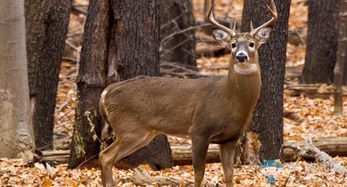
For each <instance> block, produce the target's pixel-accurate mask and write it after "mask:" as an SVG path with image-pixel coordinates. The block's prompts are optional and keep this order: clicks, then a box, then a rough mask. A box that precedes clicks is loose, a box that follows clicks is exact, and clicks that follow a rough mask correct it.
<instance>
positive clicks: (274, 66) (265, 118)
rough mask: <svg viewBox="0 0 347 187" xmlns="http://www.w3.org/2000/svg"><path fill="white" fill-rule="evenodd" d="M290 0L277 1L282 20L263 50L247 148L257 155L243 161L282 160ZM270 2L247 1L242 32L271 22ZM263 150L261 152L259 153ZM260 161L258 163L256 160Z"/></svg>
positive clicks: (263, 0) (274, 28)
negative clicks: (281, 148) (258, 92)
mask: <svg viewBox="0 0 347 187" xmlns="http://www.w3.org/2000/svg"><path fill="white" fill-rule="evenodd" d="M290 2H291V1H290V0H286V1H281V0H276V1H275V3H276V6H277V9H278V20H277V21H276V23H275V24H274V25H273V28H272V29H273V31H272V33H271V36H270V39H269V42H268V43H267V44H265V45H264V46H263V47H261V48H260V49H259V57H260V58H259V61H260V67H261V68H260V69H261V74H262V88H261V94H260V98H259V100H258V104H257V106H256V108H255V111H254V113H253V120H252V124H251V125H250V128H249V132H248V133H247V138H248V139H244V140H246V143H247V144H248V145H247V144H246V146H247V147H248V148H250V147H253V148H252V149H248V148H247V150H248V151H249V150H253V151H254V154H255V155H254V154H252V153H250V152H246V153H244V156H243V161H244V162H249V160H252V159H251V157H253V159H256V158H259V159H260V160H263V159H273V158H278V157H279V151H280V147H281V145H282V143H283V120H282V116H283V111H282V110H283V85H284V72H285V61H286V50H287V38H288V17H289V9H290ZM269 3H270V1H269V0H258V1H253V0H245V1H244V10H243V15H242V30H243V31H247V30H248V29H249V26H250V22H251V21H252V22H253V25H254V26H255V27H256V26H258V25H260V24H261V23H263V22H264V21H267V20H268V19H269V18H270V16H271V15H270V14H268V11H267V7H266V6H265V5H266V4H269ZM259 146H261V147H260V149H259ZM256 160H257V159H256Z"/></svg>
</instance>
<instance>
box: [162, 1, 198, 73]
mask: <svg viewBox="0 0 347 187" xmlns="http://www.w3.org/2000/svg"><path fill="white" fill-rule="evenodd" d="M160 23H161V25H160V27H161V28H160V38H161V48H160V49H161V52H160V56H161V59H160V60H161V61H162V62H175V63H179V64H182V65H183V66H185V67H188V68H191V69H196V54H195V30H194V29H191V30H190V29H189V28H190V27H193V26H194V25H195V20H194V15H193V5H192V1H191V0H160Z"/></svg>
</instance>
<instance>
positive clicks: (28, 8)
mask: <svg viewBox="0 0 347 187" xmlns="http://www.w3.org/2000/svg"><path fill="white" fill-rule="evenodd" d="M70 6H71V2H70V0H45V1H35V0H26V1H25V16H26V17H25V18H26V36H27V38H26V43H27V55H28V72H29V88H30V101H31V105H32V111H31V112H32V123H33V126H34V134H35V143H36V147H37V149H50V148H52V147H53V128H54V109H55V97H56V92H57V87H58V81H59V71H60V63H61V59H62V55H63V52H64V46H65V39H66V34H67V27H68V24H69V18H70Z"/></svg>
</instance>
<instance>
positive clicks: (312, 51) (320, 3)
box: [301, 0, 347, 83]
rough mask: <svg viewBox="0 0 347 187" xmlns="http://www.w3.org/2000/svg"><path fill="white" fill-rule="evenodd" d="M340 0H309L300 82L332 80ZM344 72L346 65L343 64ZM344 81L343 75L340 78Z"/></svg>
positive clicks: (329, 81) (326, 81) (346, 69)
mask: <svg viewBox="0 0 347 187" xmlns="http://www.w3.org/2000/svg"><path fill="white" fill-rule="evenodd" d="M339 2H340V0H309V1H308V30H307V49H306V58H305V66H304V70H303V74H302V78H301V82H303V83H332V82H333V80H334V73H333V72H334V67H335V64H336V60H337V57H336V52H337V46H338V20H339V16H338V13H339V6H340V3H339ZM344 71H345V72H347V67H345V70H344ZM344 80H345V81H346V77H345V78H344Z"/></svg>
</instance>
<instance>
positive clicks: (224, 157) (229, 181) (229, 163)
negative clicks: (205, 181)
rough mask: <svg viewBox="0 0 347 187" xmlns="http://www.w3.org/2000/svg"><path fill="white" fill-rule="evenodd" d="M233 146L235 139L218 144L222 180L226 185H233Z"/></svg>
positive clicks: (229, 186)
mask: <svg viewBox="0 0 347 187" xmlns="http://www.w3.org/2000/svg"><path fill="white" fill-rule="evenodd" d="M235 146H236V141H233V142H227V143H224V144H220V145H219V153H220V158H221V161H222V166H223V171H224V180H225V184H226V186H227V187H231V186H233V177H234V154H235Z"/></svg>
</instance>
